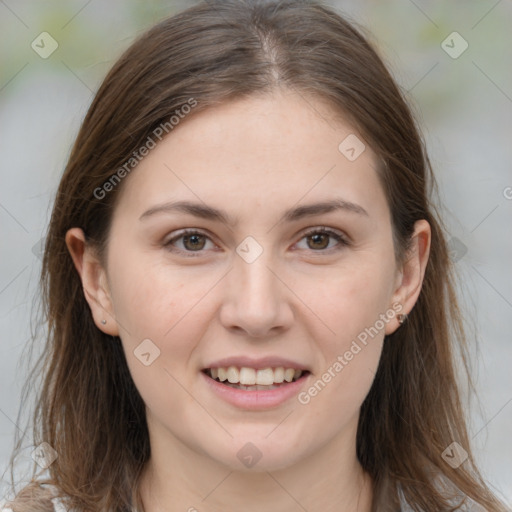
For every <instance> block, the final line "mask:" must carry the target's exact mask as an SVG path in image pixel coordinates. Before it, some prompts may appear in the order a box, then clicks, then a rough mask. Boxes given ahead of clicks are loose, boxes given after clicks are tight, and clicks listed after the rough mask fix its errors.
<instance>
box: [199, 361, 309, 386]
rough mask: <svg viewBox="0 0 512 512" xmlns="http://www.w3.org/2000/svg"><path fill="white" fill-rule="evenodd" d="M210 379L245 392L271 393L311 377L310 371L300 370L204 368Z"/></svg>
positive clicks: (282, 368)
mask: <svg viewBox="0 0 512 512" xmlns="http://www.w3.org/2000/svg"><path fill="white" fill-rule="evenodd" d="M201 371H202V372H203V373H204V374H205V375H206V376H208V377H209V378H210V379H212V380H214V381H216V382H219V383H220V384H223V385H224V386H226V387H231V388H234V389H240V390H243V391H270V390H272V389H279V388H282V387H286V386H287V385H289V384H291V383H293V382H296V381H298V380H302V379H305V378H306V377H307V376H308V375H309V373H310V372H309V371H308V370H304V369H300V368H284V367H282V366H278V367H275V368H272V367H268V368H261V369H255V368H249V367H245V366H243V367H237V366H228V367H219V368H204V369H203V370H201Z"/></svg>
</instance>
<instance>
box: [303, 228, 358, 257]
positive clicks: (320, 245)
mask: <svg viewBox="0 0 512 512" xmlns="http://www.w3.org/2000/svg"><path fill="white" fill-rule="evenodd" d="M302 240H306V246H307V247H306V249H310V250H312V251H316V252H330V251H331V249H332V250H339V249H341V248H342V247H344V246H348V245H349V242H348V240H346V239H345V237H343V236H342V235H341V234H339V233H337V232H335V231H332V230H330V229H326V228H322V229H320V228H317V229H314V230H311V231H309V232H308V233H305V235H304V237H303V238H302ZM333 240H334V242H337V243H334V244H332V243H331V242H332V241H333ZM300 248H301V249H302V248H303V247H300Z"/></svg>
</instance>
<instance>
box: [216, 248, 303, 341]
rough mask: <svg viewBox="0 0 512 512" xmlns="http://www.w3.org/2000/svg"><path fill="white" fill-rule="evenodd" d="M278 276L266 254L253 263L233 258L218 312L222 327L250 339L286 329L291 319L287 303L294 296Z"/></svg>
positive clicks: (267, 335)
mask: <svg viewBox="0 0 512 512" xmlns="http://www.w3.org/2000/svg"><path fill="white" fill-rule="evenodd" d="M281 274H282V272H279V270H278V269H277V267H276V265H275V264H272V261H270V258H269V257H267V254H266V252H265V251H264V252H263V254H261V255H260V256H259V258H258V259H256V261H253V262H252V263H248V262H246V261H245V260H244V259H242V258H241V257H239V256H238V255H235V261H234V264H233V268H232V270H231V272H229V273H228V274H227V276H226V281H225V295H224V298H223V304H222V306H221V310H220V320H221V323H222V324H223V325H224V327H226V329H229V330H232V331H239V332H241V333H244V334H246V335H247V336H249V337H252V338H264V337H271V336H275V335H277V334H282V333H283V332H284V331H285V330H287V329H288V328H289V327H290V326H291V325H292V323H293V320H294V314H293V309H292V305H291V303H290V300H291V298H292V297H293V293H292V292H291V291H290V289H289V288H288V287H287V286H286V284H285V283H286V279H285V276H284V275H281Z"/></svg>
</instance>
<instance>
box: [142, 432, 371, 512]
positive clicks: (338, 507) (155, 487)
mask: <svg viewBox="0 0 512 512" xmlns="http://www.w3.org/2000/svg"><path fill="white" fill-rule="evenodd" d="M350 434H351V435H350V436H349V437H351V438H352V437H353V442H347V441H348V439H347V438H346V437H345V439H341V438H340V439H335V440H333V441H332V442H330V443H327V444H326V445H324V446H323V447H322V448H321V449H320V450H318V451H316V452H315V453H313V454H311V455H309V456H308V457H306V458H302V459H301V460H299V461H298V462H296V463H295V464H293V465H292V466H288V467H286V468H282V469H273V470H259V471H255V470H254V469H253V470H250V471H239V470H235V469H232V468H229V467H226V466H224V465H222V464H219V463H218V462H217V461H215V460H213V459H211V458H210V457H208V456H206V455H204V454H202V453H197V452H196V451H193V450H191V449H190V448H188V447H187V446H186V445H184V444H183V443H181V442H179V440H177V439H175V438H172V439H169V442H168V443H166V445H165V446H159V449H157V450H155V449H152V456H151V459H150V460H149V461H148V464H147V466H146V468H145V471H144V473H143V475H142V478H141V487H140V493H141V498H142V501H143V503H144V510H145V511H146V512H164V511H165V512H178V511H180V512H185V511H187V512H206V511H208V512H223V511H225V510H244V512H261V511H262V510H264V511H265V512H289V510H291V509H294V510H304V511H307V512H317V511H318V512H320V511H322V512H370V511H371V502H372V494H373V492H372V487H373V486H372V481H371V478H370V477H369V475H368V474H367V473H365V472H364V471H363V469H362V467H361V465H360V464H359V462H358V460H357V457H356V453H355V431H353V432H351V433H350ZM347 446H350V447H352V449H347ZM169 461H172V463H169Z"/></svg>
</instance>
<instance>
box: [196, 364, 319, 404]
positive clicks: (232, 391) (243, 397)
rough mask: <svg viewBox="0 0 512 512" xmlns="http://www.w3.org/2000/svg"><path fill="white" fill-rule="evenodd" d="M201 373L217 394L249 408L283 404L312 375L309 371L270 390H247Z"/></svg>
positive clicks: (232, 402) (295, 393)
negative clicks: (227, 384)
mask: <svg viewBox="0 0 512 512" xmlns="http://www.w3.org/2000/svg"><path fill="white" fill-rule="evenodd" d="M199 373H201V375H202V377H203V379H205V380H206V383H207V384H208V385H209V386H210V389H212V391H213V392H214V393H216V394H217V396H219V397H220V398H222V399H223V400H225V401H226V402H228V403H230V404H232V405H234V406H236V407H239V408H241V409H248V410H259V409H271V408H272V407H277V406H279V405H281V404H282V403H284V402H286V401H287V400H289V399H290V398H292V397H293V396H296V395H297V394H298V393H299V391H300V389H301V388H302V387H303V386H304V383H305V382H306V380H307V378H308V377H309V376H310V375H311V374H310V373H308V374H306V375H304V376H302V377H301V378H300V379H297V380H296V381H294V382H290V383H287V384H283V385H281V386H279V387H278V388H274V389H269V390H268V391H260V390H258V391H246V390H244V389H236V388H232V387H230V386H226V385H225V384H222V383H220V382H218V381H216V380H214V379H212V378H211V377H209V376H208V375H206V374H205V373H204V372H199Z"/></svg>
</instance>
